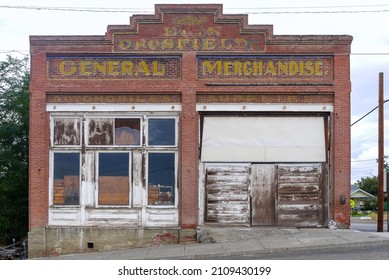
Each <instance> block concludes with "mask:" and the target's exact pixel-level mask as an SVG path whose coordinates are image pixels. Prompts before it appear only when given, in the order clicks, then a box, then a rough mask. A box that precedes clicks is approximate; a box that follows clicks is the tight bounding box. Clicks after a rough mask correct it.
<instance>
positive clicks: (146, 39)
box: [113, 14, 265, 52]
mask: <svg viewBox="0 0 389 280" xmlns="http://www.w3.org/2000/svg"><path fill="white" fill-rule="evenodd" d="M163 21H164V22H163V23H164V24H163V25H162V24H152V23H147V24H141V23H140V24H139V27H138V29H137V30H136V31H135V32H132V33H131V32H117V33H114V34H113V40H114V51H116V52H126V51H141V52H145V51H146V52H147V51H150V52H153V51H162V52H171V51H180V52H181V51H208V52H214V51H235V52H240V51H264V45H265V34H264V32H257V33H256V34H249V33H246V34H241V26H240V24H238V23H237V22H232V23H230V24H227V23H226V22H224V23H223V24H215V17H214V14H203V15H200V14H199V15H187V14H165V15H164V19H163ZM143 34H145V35H143Z"/></svg>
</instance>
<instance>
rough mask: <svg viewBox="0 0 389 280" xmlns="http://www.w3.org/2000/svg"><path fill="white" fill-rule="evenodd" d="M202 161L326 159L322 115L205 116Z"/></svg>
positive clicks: (306, 160) (319, 160) (313, 160)
mask: <svg viewBox="0 0 389 280" xmlns="http://www.w3.org/2000/svg"><path fill="white" fill-rule="evenodd" d="M203 127H204V128H203V137H202V149H201V160H202V161H205V162H325V161H326V149H325V147H326V145H325V131H324V118H323V117H205V118H204V125H203Z"/></svg>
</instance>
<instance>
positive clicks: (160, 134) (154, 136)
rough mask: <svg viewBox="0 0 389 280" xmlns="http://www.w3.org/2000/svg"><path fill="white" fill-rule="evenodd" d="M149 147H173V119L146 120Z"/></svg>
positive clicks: (174, 138) (174, 141) (174, 130)
mask: <svg viewBox="0 0 389 280" xmlns="http://www.w3.org/2000/svg"><path fill="white" fill-rule="evenodd" d="M148 126H149V129H148V145H149V146H175V145H176V120H175V119H149V120H148Z"/></svg>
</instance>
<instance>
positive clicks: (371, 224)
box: [350, 220, 388, 232]
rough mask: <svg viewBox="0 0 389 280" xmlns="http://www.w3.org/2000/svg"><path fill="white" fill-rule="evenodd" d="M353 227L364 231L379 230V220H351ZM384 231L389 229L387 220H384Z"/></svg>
mask: <svg viewBox="0 0 389 280" xmlns="http://www.w3.org/2000/svg"><path fill="white" fill-rule="evenodd" d="M350 228H351V229H353V230H359V231H363V232H377V222H376V221H363V220H362V221H360V220H351V226H350ZM383 229H384V232H387V231H388V227H387V222H386V221H384V228H383Z"/></svg>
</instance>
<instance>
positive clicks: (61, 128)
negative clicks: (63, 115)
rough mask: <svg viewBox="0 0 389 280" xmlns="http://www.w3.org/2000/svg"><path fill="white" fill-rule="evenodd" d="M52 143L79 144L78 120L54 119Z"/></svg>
mask: <svg viewBox="0 0 389 280" xmlns="http://www.w3.org/2000/svg"><path fill="white" fill-rule="evenodd" d="M53 144H54V145H80V120H79V119H55V120H54V143H53Z"/></svg>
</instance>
